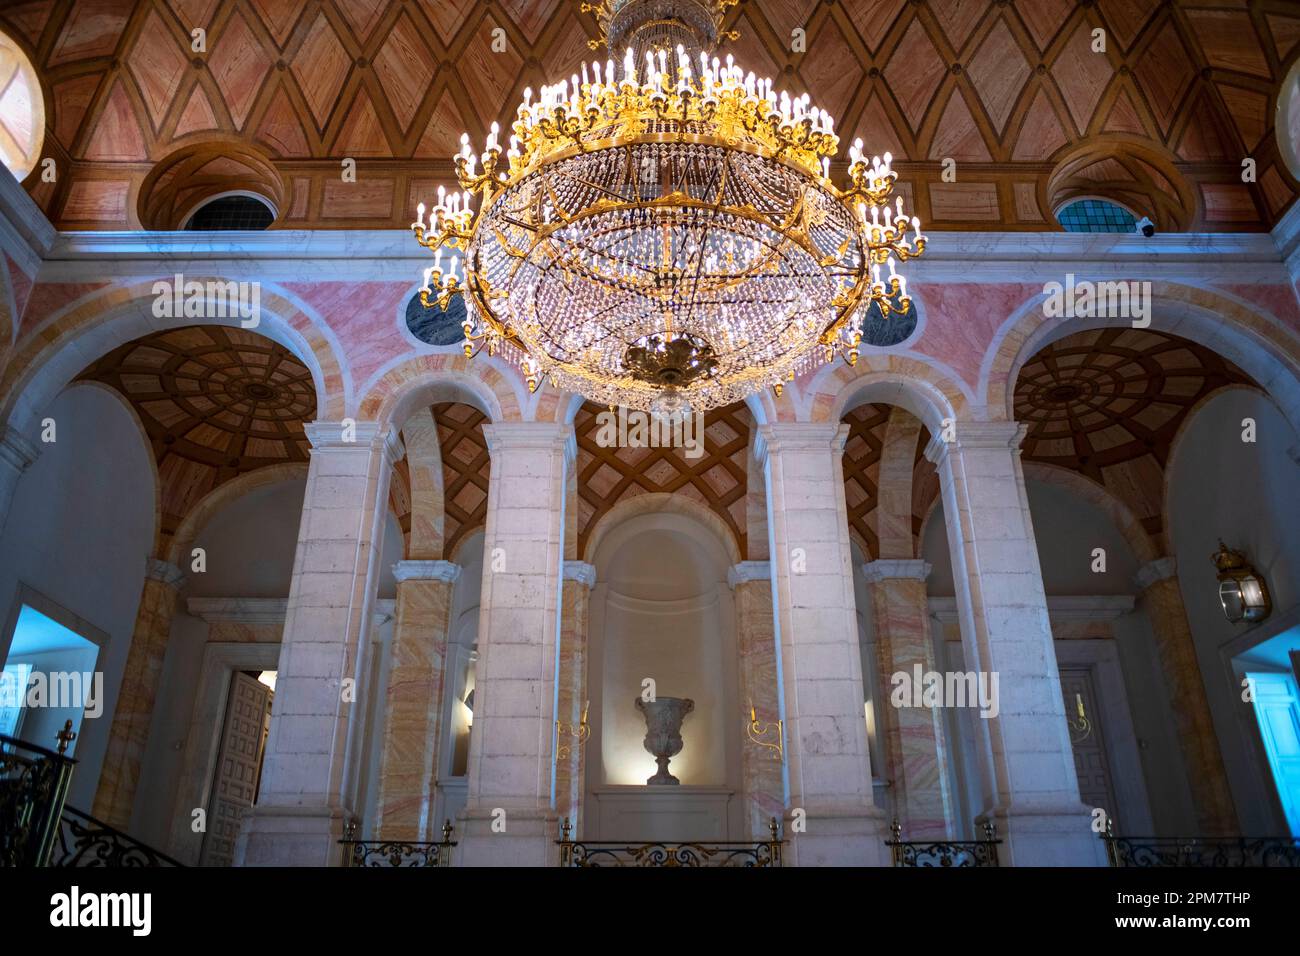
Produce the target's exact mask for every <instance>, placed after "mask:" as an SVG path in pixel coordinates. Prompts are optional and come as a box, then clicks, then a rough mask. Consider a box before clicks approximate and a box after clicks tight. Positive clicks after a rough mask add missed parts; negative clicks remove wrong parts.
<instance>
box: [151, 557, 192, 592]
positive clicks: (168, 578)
mask: <svg viewBox="0 0 1300 956" xmlns="http://www.w3.org/2000/svg"><path fill="white" fill-rule="evenodd" d="M144 576H145V580H146V581H158V582H161V583H162V584H165V585H167V586H168V587H170V588H176V589H177V590H179V589H180V588H181V586H182V585H184V584H185V572H184V571H182V570H181V569H180V568H178V567H176V565H174V564H172V563H171V562H170V561H163V560H161V559H159V558H148V559H146V561H145V565H144Z"/></svg>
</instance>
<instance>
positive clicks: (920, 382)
mask: <svg viewBox="0 0 1300 956" xmlns="http://www.w3.org/2000/svg"><path fill="white" fill-rule="evenodd" d="M868 402H873V403H880V404H884V405H895V406H897V407H899V408H902V409H904V410H905V411H908V412H911V413H912V414H913V415H914V416H915V417H916V418H918V419H920V420H921V422H922V424H924V425H925V426H926V427H927V428H929V429H930V432H931V434H938V433H939V432H941V431H942V430H943V422H944V420H945V419H959V418H963V417H966V416H967V415H969V413H970V411H971V403H970V402H969V401H968V399H967V396H966V394H965V392H964V391H963V389H962V388H960V387H959V386H958V385H956V384H955V383H954V382H953V381H952V380H950V379H949V378H947V377H946V376H944V375H943V374H941V373H940V372H938V371H937V370H936V369H935V368H934V367H933V366H931V365H929V364H928V363H926V362H921V361H917V360H916V359H912V358H907V357H904V356H898V355H888V356H869V357H864V358H863V359H862V360H860V361H859V362H858V365H857V367H856V368H849V367H848V366H846V365H838V366H836V367H835V369H834V371H832V372H830V373H829V374H827V375H825V377H821V376H819V377H818V378H817V379H814V380H813V382H812V383H810V387H809V396H808V404H809V414H808V420H809V421H814V422H837V421H839V420H840V419H842V418H843V417H844V415H845V413H847V412H849V411H850V410H852V409H853V408H856V407H857V406H859V405H863V404H866V403H868Z"/></svg>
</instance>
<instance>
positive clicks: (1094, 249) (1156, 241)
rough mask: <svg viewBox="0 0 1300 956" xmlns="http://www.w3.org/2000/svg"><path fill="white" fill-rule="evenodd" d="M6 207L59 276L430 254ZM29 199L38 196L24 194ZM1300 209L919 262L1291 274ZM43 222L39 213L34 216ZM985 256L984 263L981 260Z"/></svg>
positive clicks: (383, 245)
mask: <svg viewBox="0 0 1300 956" xmlns="http://www.w3.org/2000/svg"><path fill="white" fill-rule="evenodd" d="M12 193H13V201H14V202H17V203H21V204H22V206H23V207H24V208H23V209H22V210H19V211H17V212H10V210H9V209H8V208H7V207H8V206H10V205H12V204H11V203H8V202H6V199H7V198H8V197H7V196H4V197H0V217H3V218H8V219H9V220H10V221H11V222H12V223H13V228H15V229H17V230H18V231H20V232H22V233H23V235H24V236H28V237H29V238H28V240H27V241H28V243H29V244H30V245H31V246H32V247H33V248H36V249H37V250H38V251H39V252H40V254H41V255H44V257H45V265H44V266H43V267H42V273H43V275H44V273H45V272H46V271H47V270H48V272H49V273H50V281H57V282H66V281H75V280H77V279H80V278H82V277H84V276H85V274H86V271H87V268H88V267H93V268H94V270H95V271H96V273H97V274H99V275H114V274H116V275H122V276H130V275H138V276H144V275H152V274H154V273H156V272H157V271H158V268H159V264H160V263H161V264H163V266H164V268H166V269H174V268H175V267H176V266H177V265H181V266H191V267H193V268H209V269H216V270H218V271H233V270H238V271H240V273H241V274H244V275H250V276H258V275H262V276H265V277H266V278H268V279H276V278H284V277H285V276H292V277H293V278H298V279H302V280H308V279H312V278H330V279H334V280H337V281H344V282H346V281H357V282H360V281H372V282H388V281H402V282H409V283H410V284H411V288H412V289H414V288H415V285H416V283H417V282H418V279H419V275H420V270H421V269H422V268H424V266H425V265H426V264H427V260H428V253H427V252H426V251H425V250H424V249H421V248H420V246H419V245H417V244H416V243H415V242H414V241H413V240H412V239H411V234H410V232H408V231H407V230H405V229H319V230H309V229H276V230H271V231H268V232H263V233H241V234H239V235H237V236H232V235H221V234H216V235H213V234H203V233H188V232H181V231H178V232H96V231H87V232H63V233H56V232H54V230H53V229H52V228H51V227H50V226H49V223H48V221H46V220H45V217H44V214H43V213H41V212H40V210H39V209H38V208H36V206H35V204H34V203H31V200H30V198H28V197H27V196H26V195H25V192H24V190H22V188H21V187H20V186H18V185H17V184H16V183H15V184H13V187H12ZM23 200H26V202H23ZM1293 219H1300V213H1297V210H1296V208H1295V207H1293V208H1292V210H1291V211H1290V212H1289V213H1288V215H1287V216H1283V218H1282V220H1281V221H1279V223H1278V225H1277V226H1276V227H1275V228H1274V230H1273V233H1272V234H1271V235H1270V234H1267V233H1159V234H1157V235H1155V236H1153V237H1151V238H1149V239H1148V238H1146V237H1145V236H1140V235H1124V234H1107V233H1091V234H1089V233H1066V232H1046V231H1045V232H927V235H928V236H929V237H930V240H931V241H930V242H929V243H928V245H927V247H926V254H925V256H924V257H922V258H920V259H918V260H916V261H915V262H911V263H908V270H909V271H908V278H909V280H911V281H914V282H916V283H923V282H924V283H930V284H935V283H942V282H962V283H969V282H984V283H1003V282H1009V283H1021V282H1037V283H1043V282H1046V281H1049V280H1053V279H1056V280H1059V278H1060V274H1061V272H1062V271H1063V269H1062V266H1063V265H1064V264H1068V265H1069V266H1070V268H1071V269H1072V270H1073V271H1074V272H1075V273H1076V274H1077V275H1079V276H1080V277H1081V278H1084V277H1086V278H1090V279H1167V280H1171V281H1180V280H1181V281H1186V280H1195V281H1204V280H1205V278H1206V274H1207V269H1208V268H1210V267H1212V268H1214V269H1220V270H1221V269H1225V268H1227V269H1231V272H1232V276H1233V278H1234V279H1236V280H1237V281H1241V282H1277V283H1281V282H1285V281H1286V278H1287V273H1286V265H1285V263H1284V260H1285V259H1286V258H1287V256H1288V255H1290V254H1291V253H1293V252H1294V250H1295V248H1296V241H1295V239H1294V238H1293V237H1294V235H1295V232H1296V228H1295V227H1294V226H1292V225H1291V224H1290V223H1291V220H1293ZM32 224H35V225H34V226H33V225H32ZM976 266H977V267H976Z"/></svg>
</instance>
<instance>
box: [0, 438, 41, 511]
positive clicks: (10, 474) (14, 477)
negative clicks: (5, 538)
mask: <svg viewBox="0 0 1300 956" xmlns="http://www.w3.org/2000/svg"><path fill="white" fill-rule="evenodd" d="M40 453H41V450H40V447H39V446H37V445H33V444H32V443H31V442H29V441H28V440H27V439H26V438H24V437H23V435H22V434H21V433H20V432H18V431H17V430H16V429H14V428H12V427H10V426H8V425H5V426H3V430H2V431H0V531H3V529H4V526H5V523H6V521H7V520H8V518H9V505H10V504H12V503H13V500H14V491H15V490H16V489H17V488H18V479H19V478H21V477H22V474H23V472H24V471H26V470H27V466H28V465H30V464H31V463H32V462H34V461H35V460H36V457H37V456H38V455H39V454H40Z"/></svg>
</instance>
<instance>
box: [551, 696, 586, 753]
mask: <svg viewBox="0 0 1300 956" xmlns="http://www.w3.org/2000/svg"><path fill="white" fill-rule="evenodd" d="M590 706H591V701H589V700H588V701H585V702H584V703H583V705H582V721H581V723H579V724H578V726H577V727H574V726H573V725H572V724H566V723H564V722H563V721H559V720H557V721H556V722H555V738H556V744H555V762H556V763H559V762H560V761H561V760H568V759H569V755H570V754H572V753H573V748H572V745H571V744H570V743H569V741H568V740H567V739H566V738H570V737H572V738H574V739H576V740H577V741H578V746H579V747H581V746H583V745H584V744H586V742H587V738H588V737H590V736H591V725H590V724H589V723H587V708H589V707H590Z"/></svg>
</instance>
